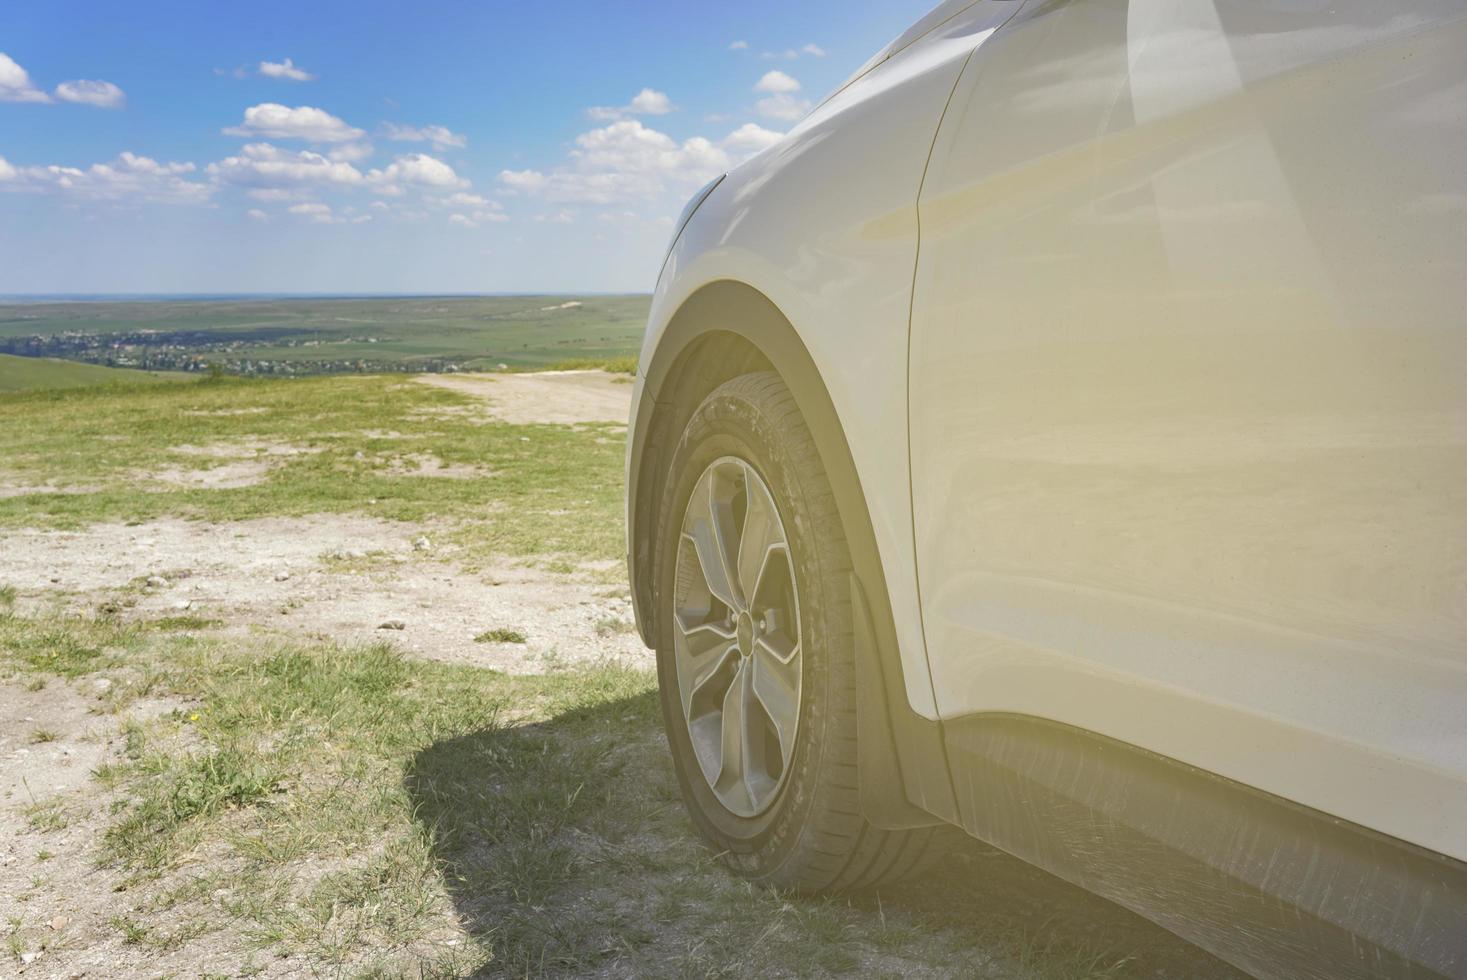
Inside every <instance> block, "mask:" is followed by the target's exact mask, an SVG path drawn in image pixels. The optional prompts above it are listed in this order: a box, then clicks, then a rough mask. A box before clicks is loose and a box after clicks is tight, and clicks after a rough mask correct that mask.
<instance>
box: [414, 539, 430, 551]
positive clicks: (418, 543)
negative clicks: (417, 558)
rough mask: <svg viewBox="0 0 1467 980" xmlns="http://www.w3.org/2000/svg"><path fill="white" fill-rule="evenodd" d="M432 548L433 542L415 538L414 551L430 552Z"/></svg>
mask: <svg viewBox="0 0 1467 980" xmlns="http://www.w3.org/2000/svg"><path fill="white" fill-rule="evenodd" d="M432 547H433V542H431V541H429V540H428V539H427V538H414V539H413V550H414V551H427V550H429V549H430V548H432Z"/></svg>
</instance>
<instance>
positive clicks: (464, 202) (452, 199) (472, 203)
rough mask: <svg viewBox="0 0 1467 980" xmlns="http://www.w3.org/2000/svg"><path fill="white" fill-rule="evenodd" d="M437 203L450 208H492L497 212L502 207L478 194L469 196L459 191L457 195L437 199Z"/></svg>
mask: <svg viewBox="0 0 1467 980" xmlns="http://www.w3.org/2000/svg"><path fill="white" fill-rule="evenodd" d="M438 203H440V204H443V205H446V206H447V207H451V208H494V209H495V210H499V209H502V208H503V207H504V205H502V204H500V203H499V202H498V201H491V200H489V199H488V198H486V197H484V196H482V195H480V194H469V193H467V192H465V191H459V192H458V193H457V194H450V195H449V196H448V197H442V198H439V199H438Z"/></svg>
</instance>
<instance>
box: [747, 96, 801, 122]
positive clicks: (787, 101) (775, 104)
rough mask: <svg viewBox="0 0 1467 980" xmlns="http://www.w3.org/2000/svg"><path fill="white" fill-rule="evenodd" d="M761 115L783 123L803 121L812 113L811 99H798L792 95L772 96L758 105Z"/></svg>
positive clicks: (761, 100) (760, 101)
mask: <svg viewBox="0 0 1467 980" xmlns="http://www.w3.org/2000/svg"><path fill="white" fill-rule="evenodd" d="M758 109H759V115H761V116H765V117H766V118H769V119H778V120H780V121H782V122H794V121H795V120H797V119H803V118H804V116H805V114H806V113H808V112H809V111H810V100H809V99H797V98H795V97H794V96H792V95H785V94H783V93H781V94H779V95H771V96H769V97H768V98H764V99H760V100H759V103H758Z"/></svg>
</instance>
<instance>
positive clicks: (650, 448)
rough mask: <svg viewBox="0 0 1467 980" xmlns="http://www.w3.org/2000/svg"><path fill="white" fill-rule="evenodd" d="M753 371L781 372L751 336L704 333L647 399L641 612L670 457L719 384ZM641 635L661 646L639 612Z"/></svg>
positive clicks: (648, 602) (640, 509)
mask: <svg viewBox="0 0 1467 980" xmlns="http://www.w3.org/2000/svg"><path fill="white" fill-rule="evenodd" d="M751 371H774V372H775V373H776V374H777V373H778V370H777V369H776V368H775V367H774V365H772V364H771V363H770V362H769V358H767V357H765V356H764V354H763V352H762V351H760V350H759V348H758V347H756V346H754V344H753V343H752V342H750V341H749V340H748V339H747V338H745V337H742V336H740V335H738V334H736V333H733V332H732V331H728V330H714V331H710V332H708V333H706V334H702V335H700V336H699V337H697V338H696V339H694V340H693V341H692V342H691V343H689V344H688V345H687V347H685V348H684V349H683V350H682V351H680V352H679V353H678V355H677V357H676V358H675V359H674V361H673V363H672V364H671V365H670V367H669V368H668V371H667V378H668V382H667V384H666V385H664V386H663V390H660V391H658V392H657V393H656V396H655V397H654V398H653V399H651V401H650V402H649V403H648V407H649V408H650V410H651V413H652V414H651V416H650V419H649V421H648V424H647V428H646V441H645V444H644V446H643V448H642V452H641V453H640V454H639V455H638V457H636V469H637V471H638V472H637V481H636V488H637V489H636V498H635V500H634V501H633V514H632V518H633V528H634V529H635V530H634V533H633V538H632V541H631V547H632V552H633V554H632V558H633V562H632V564H633V568H636V569H641V570H642V571H641V573H640V574H634V576H633V587H634V589H635V590H636V591H637V605H638V607H639V608H640V609H642V610H649V609H652V608H653V603H654V595H653V593H654V591H655V589H656V585H655V578H656V576H655V575H653V574H652V571H651V570H652V566H653V561H654V556H655V555H656V553H657V552H656V545H657V541H656V525H657V506H658V504H659V502H660V501H661V500H662V494H663V492H664V490H665V488H666V485H667V477H668V470H667V465H668V463H667V461H668V459H669V458H670V456H671V454H672V451H673V449H674V448H675V447H676V445H677V440H678V437H679V435H680V434H681V433H682V431H683V429H684V428H685V427H686V426H687V424H688V419H690V418H691V417H692V415H693V412H694V410H696V409H697V407H698V406H699V405H700V404H702V402H703V399H704V398H706V397H708V395H709V394H710V393H711V392H712V391H713V390H714V389H715V388H717V387H718V386H719V385H721V384H723V383H724V382H725V381H728V380H730V379H732V378H736V377H738V376H739V375H741V374H748V373H750V372H751ZM640 621H641V629H642V638H643V640H645V641H646V643H647V645H648V646H654V647H655V646H656V645H657V625H656V617H655V616H646V615H644V616H641V617H640Z"/></svg>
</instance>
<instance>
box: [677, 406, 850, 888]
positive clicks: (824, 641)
mask: <svg viewBox="0 0 1467 980" xmlns="http://www.w3.org/2000/svg"><path fill="white" fill-rule="evenodd" d="M794 455H795V454H793V453H792V452H791V446H790V440H789V438H788V437H787V436H786V435H785V434H783V433H781V432H780V431H779V429H778V427H777V426H775V425H774V424H773V422H772V421H771V420H770V419H769V418H768V416H767V415H766V414H765V413H764V412H763V411H761V407H760V405H759V404H758V399H757V398H750V397H749V396H748V395H747V394H746V393H745V392H743V391H739V390H737V389H734V390H731V389H730V386H729V385H725V386H723V387H722V388H719V389H718V390H716V391H715V392H714V393H713V394H712V395H710V396H709V397H708V398H707V399H706V400H705V401H704V402H703V404H702V405H701V406H699V408H698V409H697V411H695V412H694V413H693V416H692V418H691V419H690V421H689V423H688V425H687V427H686V429H685V430H684V433H683V436H682V438H681V440H680V441H679V443H678V446H677V449H676V451H675V452H674V454H673V458H672V462H671V468H670V473H671V474H672V477H671V479H669V481H668V484H667V491H666V493H665V494H664V497H663V501H662V507H661V509H660V512H659V522H658V528H659V535H658V540H659V554H658V565H657V586H658V592H657V594H658V596H659V601H658V603H657V615H658V617H659V623H658V634H657V635H658V636H659V637H661V638H663V640H662V643H661V644H660V645H659V649H658V651H657V672H658V682H659V683H658V687H659V690H660V700H661V703H662V711H663V719H664V723H665V727H666V731H667V736H668V742H669V746H670V748H671V749H672V752H673V756H674V762H675V768H676V770H677V776H678V781H679V783H680V785H681V787H682V791H683V797H684V800H685V802H686V803H687V805H688V810H689V812H690V814H691V815H692V818H693V820H694V822H695V823H696V824H697V825H698V827H699V829H700V830H701V831H702V832H703V833H704V834H705V835H706V836H707V837H708V838H709V839H710V840H712V841H713V842H714V844H715V845H716V846H717V847H719V848H720V849H721V850H723V851H724V852H725V853H726V855H727V858H728V860H729V861H730V863H732V864H734V865H735V866H736V867H737V868H738V870H739V871H740V872H741V873H743V874H745V875H746V876H749V877H754V878H769V877H777V876H778V873H779V870H780V868H781V867H782V866H783V865H784V864H785V863H786V862H787V861H788V859H789V858H790V857H791V855H793V853H794V852H795V850H796V849H797V847H798V844H799V838H800V836H801V831H802V829H803V828H804V827H805V825H806V823H807V816H808V812H809V809H810V807H811V805H812V803H813V800H814V798H815V795H816V789H817V784H818V780H819V774H820V769H821V762H822V756H823V754H824V753H823V748H824V745H825V741H826V735H827V732H826V729H827V726H828V722H829V711H828V710H827V698H828V693H829V683H828V680H829V678H828V670H827V667H828V663H829V656H828V652H829V650H830V644H831V640H832V638H831V637H830V636H829V635H828V625H827V616H826V596H827V593H828V592H829V590H830V589H831V588H833V587H838V583H832V582H829V581H827V578H828V577H829V572H828V570H827V569H825V568H823V567H822V563H821V561H820V550H819V542H818V539H817V537H816V535H817V534H818V529H817V528H814V527H811V526H810V521H809V519H808V517H807V516H806V515H808V514H810V513H811V508H809V507H808V506H807V502H808V498H809V496H810V494H812V493H820V492H823V491H824V488H823V487H810V486H808V485H807V484H808V482H809V477H808V475H807V474H808V467H806V468H805V471H804V472H802V468H801V466H800V462H801V461H800V460H799V459H796V458H794ZM725 456H735V457H738V458H740V459H743V460H745V461H746V462H747V463H749V464H750V465H751V466H753V467H754V469H755V470H756V471H757V472H758V473H759V475H760V476H761V477H762V478H763V480H764V482H765V484H766V486H768V488H769V491H770V493H771V495H772V496H773V497H774V502H775V507H776V508H777V509H778V511H779V516H780V520H781V521H782V522H783V524H784V528H785V534H786V536H787V537H788V539H789V546H790V555H791V558H792V562H791V564H792V566H793V570H794V577H795V589H796V592H797V595H798V597H799V609H800V644H801V646H800V650H801V658H800V659H801V668H800V669H801V680H800V684H801V699H800V716H799V723H798V726H797V731H796V736H795V750H794V753H793V756H792V758H791V760H790V767H789V771H788V774H787V777H786V779H785V780H784V782H783V785H782V786H781V788H780V791H779V795H778V797H777V798H776V800H775V802H774V804H773V805H772V806H770V808H769V809H767V810H765V811H764V812H763V813H761V814H759V815H757V816H755V817H748V818H746V817H740V816H737V815H736V814H733V813H732V812H730V811H729V810H728V809H726V808H725V807H724V806H723V805H722V803H721V802H719V800H718V798H717V797H716V796H715V795H714V793H713V791H712V789H711V787H709V785H708V782H707V780H706V779H705V778H704V776H703V773H702V769H701V768H700V766H699V764H698V760H697V757H696V755H695V753H694V750H693V746H692V742H691V739H690V736H689V733H688V730H687V724H686V721H685V720H684V718H683V713H682V704H681V697H680V695H679V693H678V692H679V687H678V681H677V667H676V663H675V660H674V656H673V646H672V636H673V630H674V628H675V627H674V624H673V621H672V616H673V602H672V599H671V597H672V595H673V577H674V575H675V574H676V568H677V550H678V545H679V542H680V539H681V533H682V522H683V516H684V513H685V511H686V508H687V502H688V498H689V497H690V496H691V494H692V491H693V488H694V487H695V486H696V485H697V482H698V480H699V478H700V477H701V476H702V474H703V472H704V470H705V469H707V467H708V466H709V465H711V464H712V463H713V462H714V461H716V460H717V459H719V458H721V457H725Z"/></svg>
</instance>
